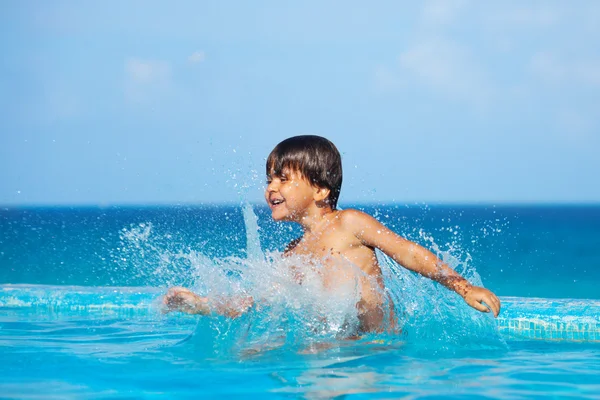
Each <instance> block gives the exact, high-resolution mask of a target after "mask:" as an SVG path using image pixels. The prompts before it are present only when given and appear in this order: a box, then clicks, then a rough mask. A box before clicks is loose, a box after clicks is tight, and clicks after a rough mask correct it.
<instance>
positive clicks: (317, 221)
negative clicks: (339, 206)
mask: <svg viewBox="0 0 600 400" xmlns="http://www.w3.org/2000/svg"><path fill="white" fill-rule="evenodd" d="M333 211H334V210H332V209H331V207H330V206H324V207H318V206H317V205H315V206H314V207H311V208H309V209H308V210H307V212H306V214H305V215H304V216H303V217H302V218H300V220H299V221H298V223H299V224H300V225H301V226H302V229H303V230H304V232H306V233H309V232H312V231H315V230H317V229H319V228H320V227H321V225H322V224H323V223H324V222H325V221H326V220H327V216H328V215H329V214H331V213H333Z"/></svg>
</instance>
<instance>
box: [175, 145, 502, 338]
mask: <svg viewBox="0 0 600 400" xmlns="http://www.w3.org/2000/svg"><path fill="white" fill-rule="evenodd" d="M266 173H267V188H266V190H265V199H266V201H267V204H268V205H269V208H270V209H271V216H272V218H273V219H274V220H276V221H291V222H296V223H298V224H300V225H301V226H302V229H303V231H304V234H303V235H302V236H301V237H300V238H298V239H296V240H294V241H292V242H291V243H290V244H289V245H288V246H287V248H286V249H285V252H284V256H290V255H298V256H303V257H306V258H307V259H312V260H317V261H319V263H320V264H321V265H322V269H321V276H322V279H323V286H324V287H325V288H335V287H336V286H337V285H340V284H341V282H342V281H344V280H345V279H348V276H347V274H346V273H343V272H342V269H340V268H337V267H336V265H337V266H339V265H340V264H342V263H347V262H350V263H352V264H353V265H355V266H356V267H358V268H359V272H361V273H359V274H358V275H359V276H355V277H354V278H356V279H357V280H358V282H359V285H358V290H359V293H360V300H359V301H358V303H357V304H356V309H357V314H358V320H359V331H360V332H359V333H366V332H380V331H382V330H383V328H384V326H385V314H386V313H385V312H384V308H385V307H384V304H385V300H386V299H385V295H384V294H383V288H384V287H383V278H382V273H381V268H380V267H379V265H378V262H377V257H376V255H375V249H380V250H381V251H383V252H384V253H385V254H387V255H388V256H390V257H391V258H392V259H394V260H395V261H396V262H397V263H399V264H400V265H402V266H404V267H405V268H407V269H409V270H411V271H415V272H418V273H419V274H421V275H424V276H426V277H428V278H430V279H433V280H435V281H437V282H439V283H441V284H442V285H444V286H445V287H447V288H448V289H450V290H453V291H455V292H456V293H458V294H459V295H460V296H462V297H463V299H464V300H465V302H466V303H467V304H468V305H470V306H471V307H473V308H475V309H476V310H479V311H482V312H489V311H492V312H493V313H494V316H496V317H497V316H498V313H499V312H500V301H499V300H498V298H497V297H496V295H494V294H493V293H492V292H490V291H489V290H487V289H484V288H481V287H477V286H473V285H471V284H469V282H467V280H466V279H464V278H463V277H461V276H460V275H459V274H458V273H456V272H455V271H454V270H453V269H451V268H449V267H448V266H447V265H445V264H444V263H443V262H442V261H441V260H439V259H438V258H437V257H436V256H435V255H434V254H433V253H431V252H430V251H428V250H426V249H425V248H423V247H421V246H419V245H417V244H416V243H413V242H410V241H408V240H406V239H404V238H402V237H400V236H398V235H396V234H395V233H394V232H392V231H390V230H389V229H387V228H386V227H385V226H384V225H382V224H381V223H379V222H378V221H377V220H375V219H374V218H372V217H371V216H369V215H367V214H365V213H363V212H360V211H357V210H352V209H348V210H343V211H340V210H338V209H337V208H336V207H337V201H338V198H339V195H340V189H341V186H342V164H341V157H340V154H339V152H338V150H337V148H336V147H335V146H334V145H333V143H331V142H330V141H329V140H327V139H325V138H322V137H319V136H312V135H308V136H295V137H292V138H289V139H286V140H284V141H283V142H281V143H279V144H278V145H277V146H276V147H275V149H273V151H272V152H271V154H270V155H269V157H268V158H267V163H266ZM295 269H296V270H301V268H298V267H296V268H295ZM296 272H297V271H296ZM301 276H302V275H301V274H297V277H298V281H299V283H300V284H301V283H302V282H301ZM164 303H165V305H166V307H167V312H168V311H182V312H187V313H190V314H209V313H211V312H216V313H218V314H222V315H226V316H229V317H233V318H235V317H237V316H238V315H240V314H242V313H243V312H245V311H247V310H248V309H249V308H250V307H252V305H253V303H254V300H253V299H252V298H250V297H245V298H236V299H227V300H222V301H218V300H215V299H208V298H203V297H200V296H198V295H196V294H194V293H192V292H190V291H189V290H187V289H184V288H172V289H170V290H169V292H168V293H167V295H166V296H165V299H164ZM482 303H485V304H486V305H487V307H486V305H484V304H482ZM488 307H489V308H488ZM392 317H393V315H392Z"/></svg>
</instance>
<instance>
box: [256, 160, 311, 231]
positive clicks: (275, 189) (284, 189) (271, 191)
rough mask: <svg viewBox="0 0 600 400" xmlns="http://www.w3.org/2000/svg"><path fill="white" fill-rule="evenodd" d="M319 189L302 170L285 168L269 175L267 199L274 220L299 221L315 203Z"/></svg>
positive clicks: (266, 191)
mask: <svg viewBox="0 0 600 400" xmlns="http://www.w3.org/2000/svg"><path fill="white" fill-rule="evenodd" d="M317 191H318V188H316V187H315V186H313V185H311V184H310V182H309V181H308V179H306V178H305V177H304V176H303V175H302V174H301V173H300V172H298V171H292V170H289V169H285V170H283V171H282V172H281V174H279V175H275V173H274V171H272V172H271V174H270V175H269V176H267V188H266V190H265V199H266V200H267V204H268V205H269V208H270V209H271V216H272V218H273V219H274V220H276V221H295V222H298V221H300V219H301V218H302V217H303V216H305V215H306V212H307V210H308V208H309V207H310V206H311V205H312V204H314V203H315V194H316V193H317Z"/></svg>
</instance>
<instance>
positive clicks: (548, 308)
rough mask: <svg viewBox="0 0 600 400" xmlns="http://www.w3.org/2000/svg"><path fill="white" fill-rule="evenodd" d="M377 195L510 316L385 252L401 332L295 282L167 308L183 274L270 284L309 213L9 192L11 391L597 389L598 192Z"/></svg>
mask: <svg viewBox="0 0 600 400" xmlns="http://www.w3.org/2000/svg"><path fill="white" fill-rule="evenodd" d="M363 208H364V209H365V211H368V212H370V213H371V214H374V215H376V216H377V217H378V218H379V219H380V220H381V221H382V222H384V223H386V224H387V225H388V226H390V227H392V228H394V230H396V231H397V232H399V233H401V234H403V235H404V236H407V237H409V238H410V239H412V240H415V241H417V242H419V243H421V244H423V245H426V246H427V247H428V248H430V249H433V250H435V251H436V252H438V255H439V256H441V257H443V258H444V259H445V260H446V261H447V262H449V263H450V265H452V266H453V267H454V268H456V269H457V270H458V271H460V272H461V273H463V274H464V275H465V276H467V277H468V278H469V279H470V280H472V281H475V282H478V281H481V282H482V283H483V284H484V285H485V286H486V287H488V288H490V289H491V290H493V291H495V292H496V293H497V294H498V295H500V296H501V298H502V300H503V305H504V307H503V311H502V313H501V315H500V318H498V320H494V319H493V318H491V317H490V316H489V315H486V314H480V313H477V312H475V311H472V310H471V309H469V308H468V307H466V306H465V305H464V304H462V302H461V301H460V299H456V296H455V295H453V294H452V293H449V292H447V291H445V290H444V289H443V288H439V287H438V286H437V284H432V283H430V282H428V281H427V280H424V279H421V278H419V277H416V276H414V275H412V274H410V273H407V272H406V271H401V270H397V268H396V267H395V266H394V265H391V264H387V261H386V260H385V259H382V263H383V264H384V266H385V269H386V281H387V282H386V283H387V285H388V287H389V288H390V290H391V291H392V292H393V293H392V294H393V296H394V298H395V299H396V301H397V302H398V303H401V304H399V310H400V311H401V313H400V314H399V315H401V317H400V318H401V322H402V324H403V326H404V327H405V330H404V333H403V334H401V335H397V336H386V335H380V336H372V337H367V338H364V339H363V340H362V341H357V342H350V343H348V342H339V341H336V340H335V336H334V335H332V334H331V331H328V330H327V329H329V328H331V327H323V326H321V327H319V329H321V330H320V331H318V332H319V334H315V332H316V331H315V330H314V329H313V330H312V331H311V332H309V333H307V332H306V329H303V327H304V326H305V325H306V324H307V323H314V321H315V318H313V317H314V315H312V314H311V312H310V310H306V308H309V309H310V307H311V304H312V303H311V301H313V300H311V298H312V296H317V297H318V295H319V294H320V293H318V292H314V293H309V294H308V295H306V296H305V295H303V294H301V293H297V292H294V291H293V289H292V288H289V289H287V290H289V292H287V293H279V295H281V298H282V303H281V305H282V307H281V308H282V309H280V310H274V309H269V310H262V311H260V312H259V311H253V312H251V313H249V314H247V315H245V316H244V317H242V318H239V319H237V320H235V321H229V320H225V319H222V318H207V317H203V318H200V317H192V316H184V315H173V314H169V315H166V316H165V315H162V314H161V313H160V310H159V309H160V296H161V295H162V294H163V293H164V290H165V288H166V287H168V286H170V285H173V284H181V285H186V286H190V287H194V288H196V289H197V290H198V291H200V292H203V291H204V292H206V291H213V292H214V291H216V290H219V291H223V292H227V291H232V290H234V291H235V290H237V289H236V288H238V287H239V288H241V289H243V290H251V289H248V288H247V287H245V285H250V284H252V285H253V286H258V287H260V285H261V284H264V285H268V284H270V283H271V282H272V280H273V279H275V278H276V274H273V272H272V271H277V268H279V267H280V266H279V265H278V264H277V262H276V261H273V260H272V259H270V258H269V255H270V254H273V253H272V252H276V251H278V250H279V251H280V250H281V248H282V247H283V246H284V244H285V243H286V242H287V241H289V240H290V239H291V238H294V237H295V236H296V235H297V234H298V231H297V230H296V229H295V228H294V227H292V226H290V225H286V224H281V225H279V224H274V223H272V222H271V221H270V220H269V219H268V215H267V210H266V209H264V208H260V207H257V208H255V212H256V215H257V216H258V221H257V224H258V225H257V226H255V222H253V221H254V220H253V218H252V216H253V214H252V213H248V210H246V213H245V214H244V212H243V210H242V208H241V207H162V208H107V209H94V208H86V209H82V208H69V209H66V208H49V209H34V208H29V209H4V210H1V211H0V345H1V347H0V354H1V357H2V360H3V362H2V363H1V365H0V377H1V378H0V393H1V394H2V397H5V398H25V397H34V398H42V397H78V398H79V397H82V398H86V397H87V398H98V397H121V398H122V397H155V396H156V397H174V396H178V397H200V396H207V397H216V396H224V395H227V396H233V397H236V396H237V397H276V398H278V397H308V398H332V397H337V396H342V395H348V396H354V397H365V398H372V397H376V398H398V397H404V398H432V397H440V396H444V397H448V396H450V397H455V398H461V397H467V396H469V397H473V396H475V397H483V398H486V397H487V398H531V397H552V396H554V397H558V398H568V397H574V398H575V397H576V398H599V397H600V378H599V377H600V291H598V290H597V287H598V284H600V268H598V267H599V266H600V255H599V254H598V252H597V249H598V248H600V246H599V245H600V228H599V227H600V207H593V206H586V207H549V206H546V207H460V206H456V207H420V206H412V207H405V206H393V205H388V206H380V207H363ZM265 257H266V258H265ZM252 277H254V278H252ZM257 277H258V278H257ZM261 280H263V281H265V282H261ZM327 301H328V300H327V299H326V300H325V302H327ZM330 303H331V304H327V307H329V308H327V309H326V310H327V311H328V312H331V313H335V312H338V311H340V310H341V308H340V307H342V306H343V304H342V303H336V302H335V301H332V302H330ZM298 304H300V306H301V307H297V308H294V306H297V305H298ZM284 306H285V307H284ZM324 343H325V345H323V344H324Z"/></svg>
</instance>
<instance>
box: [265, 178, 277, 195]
mask: <svg viewBox="0 0 600 400" xmlns="http://www.w3.org/2000/svg"><path fill="white" fill-rule="evenodd" d="M277 187H278V186H277V184H276V183H275V180H272V181H271V182H269V184H268V185H267V192H274V191H275V190H276V189H277Z"/></svg>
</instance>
